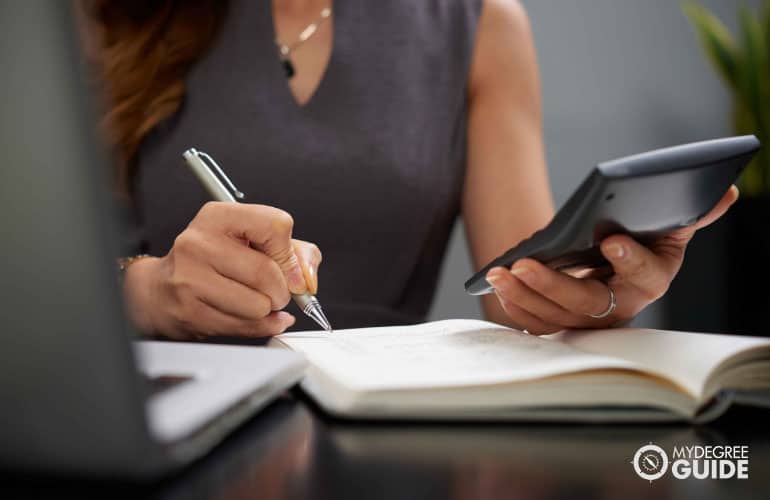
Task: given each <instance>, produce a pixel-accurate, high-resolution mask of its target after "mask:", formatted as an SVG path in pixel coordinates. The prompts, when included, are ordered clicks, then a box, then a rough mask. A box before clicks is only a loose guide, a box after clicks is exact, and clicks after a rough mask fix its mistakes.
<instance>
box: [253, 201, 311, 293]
mask: <svg viewBox="0 0 770 500" xmlns="http://www.w3.org/2000/svg"><path fill="white" fill-rule="evenodd" d="M271 215H272V216H273V220H272V224H271V226H272V227H271V230H270V231H269V232H268V233H267V237H266V238H264V239H263V241H262V242H261V244H259V245H258V249H259V250H261V251H262V252H263V253H264V254H265V255H267V256H268V257H270V258H271V259H273V260H274V261H275V262H276V264H278V267H280V268H281V271H283V274H284V276H286V284H287V285H288V287H289V291H290V292H291V293H293V294H301V293H305V292H307V291H308V285H307V282H306V281H305V275H304V273H303V271H302V267H301V266H300V260H299V258H298V257H297V253H296V252H295V248H294V244H293V240H292V239H291V233H292V229H293V227H294V221H293V219H292V218H291V216H290V215H289V214H287V213H286V212H283V211H276V212H275V213H273V214H271Z"/></svg>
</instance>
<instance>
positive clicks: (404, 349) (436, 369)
mask: <svg viewBox="0 0 770 500" xmlns="http://www.w3.org/2000/svg"><path fill="white" fill-rule="evenodd" d="M470 326H472V328H471V327H470ZM282 340H283V341H284V342H287V343H289V344H290V345H291V346H292V347H293V348H295V349H297V350H300V351H302V352H304V353H305V354H306V355H307V356H308V357H309V358H310V360H311V362H312V363H314V364H317V365H319V366H322V367H323V368H324V369H325V370H331V371H333V372H335V373H338V374H339V375H340V376H345V377H354V378H355V379H357V380H359V381H361V382H363V383H367V384H371V383H377V382H380V383H386V382H387V383H389V384H398V383H399V382H400V381H403V382H405V383H406V382H408V383H409V385H415V383H424V384H436V383H447V384H449V383H452V384H458V383H460V384H463V383H478V382H482V381H487V382H489V381H494V380H501V381H502V380H508V381H510V380H512V379H522V380H523V379H527V378H533V377H540V376H545V375H550V374H555V373H561V372H566V371H575V370H580V369H586V368H591V367H597V365H601V367H608V366H607V362H605V361H607V360H605V359H604V358H600V357H597V356H592V355H586V354H584V353H581V352H580V351H577V350H575V349H573V348H571V347H569V346H566V345H564V344H562V343H558V342H553V341H549V340H545V339H540V338H537V337H533V336H531V335H528V334H525V333H522V332H519V331H516V330H510V329H507V328H502V327H494V325H492V324H490V323H482V322H467V323H466V322H464V321H459V320H450V321H439V322H434V323H427V324H422V325H414V326H408V327H401V328H398V327H389V328H371V329H361V330H348V331H344V332H340V333H335V334H333V335H327V336H323V337H322V336H316V337H299V336H297V337H292V336H291V334H288V335H284V336H283V337H282ZM600 360H601V362H600ZM610 363H611V364H612V363H613V362H610Z"/></svg>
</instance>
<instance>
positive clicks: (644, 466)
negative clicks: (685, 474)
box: [631, 443, 668, 481]
mask: <svg viewBox="0 0 770 500" xmlns="http://www.w3.org/2000/svg"><path fill="white" fill-rule="evenodd" d="M631 463H632V464H634V470H635V471H636V474H637V475H638V476H639V477H641V478H642V479H646V480H648V481H654V480H656V479H660V478H661V477H663V474H665V473H666V471H667V470H668V455H666V452H665V451H664V450H663V448H661V447H660V446H658V445H655V444H652V443H650V444H646V445H644V446H642V447H641V448H639V449H638V450H636V454H634V459H633V460H632V461H631Z"/></svg>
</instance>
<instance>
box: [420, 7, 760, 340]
mask: <svg viewBox="0 0 770 500" xmlns="http://www.w3.org/2000/svg"><path fill="white" fill-rule="evenodd" d="M523 3H524V5H525V6H526V8H527V11H528V13H529V17H530V21H531V24H532V29H533V31H534V36H535V44H536V46H537V51H538V56H539V62H540V74H541V85H542V96H543V110H544V122H545V123H544V128H545V143H546V149H547V157H548V165H549V172H550V176H551V184H552V189H553V192H554V198H555V200H556V204H557V206H560V205H561V204H562V203H563V202H564V201H565V200H566V198H567V197H568V196H569V194H570V193H571V192H572V190H573V189H574V188H575V187H577V185H578V183H579V182H580V181H581V180H582V179H583V177H584V176H585V175H586V174H587V173H588V171H589V170H590V168H591V167H592V166H593V165H594V164H596V163H597V162H600V161H603V160H608V159H611V158H615V157H618V156H623V155H627V154H633V153H637V152H641V151H644V150H647V149H653V148H658V147H664V146H668V145H673V144H677V143H682V142H690V141H696V140H702V139H709V138H713V137H718V136H722V135H728V134H730V127H729V112H730V103H729V96H728V94H727V92H726V91H725V90H724V89H723V87H722V85H721V82H720V81H719V80H718V78H717V77H716V75H715V74H714V73H713V72H712V70H711V68H710V67H709V65H708V63H707V62H706V60H705V58H704V56H703V54H702V52H701V50H700V47H699V45H698V43H697V40H696V38H695V34H694V32H693V31H692V29H691V28H690V26H689V24H688V23H687V20H686V18H685V17H684V15H683V14H682V12H681V10H680V6H679V2H677V1H675V0H580V1H569V0H523ZM702 3H703V4H704V5H707V6H708V7H710V8H711V9H712V10H713V11H714V12H715V13H716V14H717V15H719V16H720V17H721V18H722V19H724V20H725V21H726V22H727V24H728V26H730V27H731V28H732V27H734V26H735V24H736V22H735V21H736V11H737V6H738V2H736V1H734V0H703V1H702ZM748 3H749V4H750V5H751V4H754V5H756V4H757V3H758V2H756V1H754V2H748ZM693 244H695V245H697V244H698V239H697V238H696V239H695V241H694V243H693ZM470 274H471V264H470V257H469V255H468V250H467V246H466V243H465V234H464V232H463V230H462V224H458V225H457V227H456V228H455V231H454V233H453V236H452V241H451V244H450V249H449V252H448V255H447V259H446V261H445V263H444V270H443V274H442V278H441V283H440V286H439V292H438V294H437V297H436V300H435V302H434V307H433V309H432V313H431V319H440V318H458V317H468V318H474V317H481V309H480V306H479V303H478V299H476V298H474V297H470V296H468V295H466V294H465V292H464V290H463V286H462V285H463V282H464V281H465V280H466V279H467V278H468V276H469V275H470ZM661 311H662V307H661V304H655V305H653V306H651V307H650V308H648V309H647V310H646V311H645V312H643V313H642V314H641V315H640V316H639V317H638V318H637V319H636V321H635V324H636V325H639V326H646V327H653V328H654V327H657V328H664V327H665V321H664V318H663V316H662V312H661Z"/></svg>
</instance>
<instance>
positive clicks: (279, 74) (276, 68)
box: [267, 0, 343, 111]
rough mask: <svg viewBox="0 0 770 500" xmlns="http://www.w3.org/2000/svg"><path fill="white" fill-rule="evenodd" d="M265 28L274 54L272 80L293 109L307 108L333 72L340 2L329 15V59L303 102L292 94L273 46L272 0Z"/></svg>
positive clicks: (321, 95)
mask: <svg viewBox="0 0 770 500" xmlns="http://www.w3.org/2000/svg"><path fill="white" fill-rule="evenodd" d="M267 4H268V6H267V13H268V15H267V21H268V22H267V30H268V34H269V37H268V41H269V43H270V48H271V49H272V53H273V54H274V62H275V64H271V65H270V67H271V73H272V77H273V79H274V80H278V86H279V87H281V89H282V90H281V92H282V93H283V94H284V96H285V97H284V99H288V100H289V104H291V105H292V106H293V107H294V108H295V109H297V110H299V111H303V110H307V109H309V108H310V107H311V106H312V105H313V104H314V103H315V102H316V101H318V100H319V96H320V97H323V92H324V88H325V87H327V86H328V85H329V82H328V81H329V80H330V76H332V75H333V74H334V66H335V63H336V61H337V58H338V54H339V39H340V37H339V34H340V33H341V30H340V25H341V23H340V20H341V19H342V17H343V16H341V15H340V13H341V12H342V9H340V4H342V2H340V1H334V2H333V3H332V4H331V5H332V15H331V21H332V30H333V31H332V41H331V45H332V47H331V54H330V55H329V60H328V61H327V62H326V67H325V68H324V70H323V73H322V74H321V79H320V80H319V81H318V84H317V85H316V87H315V89H313V92H312V93H311V94H310V97H308V99H307V101H305V102H304V103H303V104H300V102H299V101H298V100H297V97H296V96H295V95H294V92H292V90H291V86H290V85H289V79H288V78H287V77H286V73H285V71H284V68H283V66H282V64H281V58H280V56H279V53H278V48H277V47H276V46H275V40H276V33H277V31H276V25H275V12H274V10H273V1H272V0H268V1H267Z"/></svg>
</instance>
